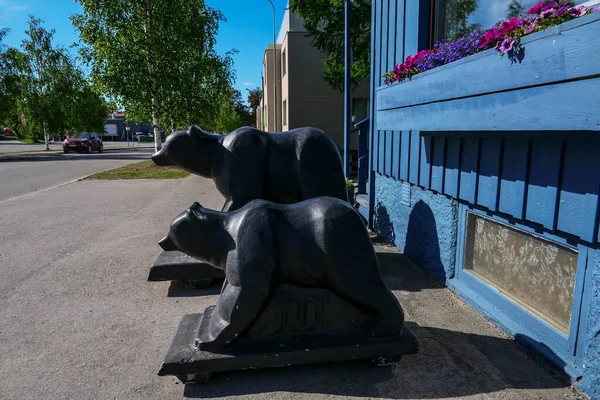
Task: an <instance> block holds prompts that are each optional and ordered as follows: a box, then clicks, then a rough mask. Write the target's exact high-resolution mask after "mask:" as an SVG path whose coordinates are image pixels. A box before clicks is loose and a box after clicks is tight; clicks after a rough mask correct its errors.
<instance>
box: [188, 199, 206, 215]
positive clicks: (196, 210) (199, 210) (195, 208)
mask: <svg viewBox="0 0 600 400" xmlns="http://www.w3.org/2000/svg"><path fill="white" fill-rule="evenodd" d="M187 212H188V215H194V216H196V218H198V219H205V218H206V209H205V208H204V207H202V206H201V205H200V203H198V202H197V201H196V202H195V203H194V204H192V205H191V207H190V208H188V210H187Z"/></svg>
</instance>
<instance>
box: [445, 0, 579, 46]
mask: <svg viewBox="0 0 600 400" xmlns="http://www.w3.org/2000/svg"><path fill="white" fill-rule="evenodd" d="M539 2H540V0H435V15H434V16H435V18H434V25H435V29H434V40H435V41H436V42H439V41H442V40H456V39H458V38H460V37H461V36H465V35H467V34H469V33H470V32H473V31H475V30H478V29H486V30H487V29H490V28H491V27H492V26H494V25H495V24H497V23H498V22H501V21H505V20H506V19H509V18H511V17H523V16H526V15H527V10H529V9H530V8H531V7H533V6H534V5H535V4H537V3H539ZM574 3H575V4H583V3H589V1H588V0H576V1H575V2H574Z"/></svg>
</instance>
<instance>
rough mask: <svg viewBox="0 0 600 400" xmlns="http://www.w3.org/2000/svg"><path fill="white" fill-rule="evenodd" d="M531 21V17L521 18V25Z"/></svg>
mask: <svg viewBox="0 0 600 400" xmlns="http://www.w3.org/2000/svg"><path fill="white" fill-rule="evenodd" d="M529 23H531V18H521V26H525V25H527V24H529Z"/></svg>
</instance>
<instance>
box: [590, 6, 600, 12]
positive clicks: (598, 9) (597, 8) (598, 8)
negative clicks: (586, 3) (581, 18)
mask: <svg viewBox="0 0 600 400" xmlns="http://www.w3.org/2000/svg"><path fill="white" fill-rule="evenodd" d="M592 12H593V13H596V12H600V6H598V7H596V8H594V9H593V10H592Z"/></svg>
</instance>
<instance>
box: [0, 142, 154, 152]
mask: <svg viewBox="0 0 600 400" xmlns="http://www.w3.org/2000/svg"><path fill="white" fill-rule="evenodd" d="M103 144H104V148H105V149H112V148H126V147H128V146H127V142H113V141H110V140H105V141H104V142H103ZM129 147H135V148H137V147H152V148H154V143H146V142H144V143H131V142H130V143H129ZM44 150H46V146H45V145H44V144H43V143H36V144H30V143H19V142H17V141H15V140H0V154H7V153H22V152H33V151H44ZM50 150H53V151H60V150H62V145H61V144H60V143H54V142H50Z"/></svg>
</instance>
